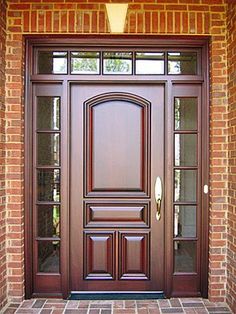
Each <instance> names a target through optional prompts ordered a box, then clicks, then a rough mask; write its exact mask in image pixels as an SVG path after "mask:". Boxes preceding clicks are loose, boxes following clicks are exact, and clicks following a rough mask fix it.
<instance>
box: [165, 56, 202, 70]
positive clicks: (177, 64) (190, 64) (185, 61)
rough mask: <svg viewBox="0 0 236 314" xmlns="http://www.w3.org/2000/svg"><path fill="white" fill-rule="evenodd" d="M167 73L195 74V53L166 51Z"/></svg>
mask: <svg viewBox="0 0 236 314" xmlns="http://www.w3.org/2000/svg"><path fill="white" fill-rule="evenodd" d="M168 74H185V75H190V74H191V75H194V74H197V53H196V52H168Z"/></svg>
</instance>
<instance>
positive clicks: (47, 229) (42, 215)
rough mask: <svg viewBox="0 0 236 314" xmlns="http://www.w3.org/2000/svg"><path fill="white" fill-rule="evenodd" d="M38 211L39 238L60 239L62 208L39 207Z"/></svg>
mask: <svg viewBox="0 0 236 314" xmlns="http://www.w3.org/2000/svg"><path fill="white" fill-rule="evenodd" d="M37 209H38V223H37V225H38V236H39V237H48V238H49V237H60V206H59V205H39V206H38V207H37Z"/></svg>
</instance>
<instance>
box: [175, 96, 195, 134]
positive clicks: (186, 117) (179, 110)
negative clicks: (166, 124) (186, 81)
mask: <svg viewBox="0 0 236 314" xmlns="http://www.w3.org/2000/svg"><path fill="white" fill-rule="evenodd" d="M175 130H197V98H193V97H186V98H183V97H181V98H175Z"/></svg>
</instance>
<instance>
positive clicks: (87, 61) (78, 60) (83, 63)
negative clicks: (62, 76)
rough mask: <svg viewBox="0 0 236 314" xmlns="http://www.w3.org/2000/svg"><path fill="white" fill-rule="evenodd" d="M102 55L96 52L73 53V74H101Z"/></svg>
mask: <svg viewBox="0 0 236 314" xmlns="http://www.w3.org/2000/svg"><path fill="white" fill-rule="evenodd" d="M99 72H100V53H99V52H94V51H81V52H72V53H71V73H72V74H99Z"/></svg>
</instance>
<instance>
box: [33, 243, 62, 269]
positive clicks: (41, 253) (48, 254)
mask: <svg viewBox="0 0 236 314" xmlns="http://www.w3.org/2000/svg"><path fill="white" fill-rule="evenodd" d="M59 271H60V242H59V241H38V272H40V273H59Z"/></svg>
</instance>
